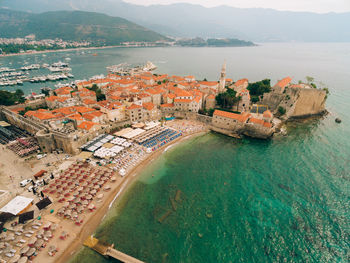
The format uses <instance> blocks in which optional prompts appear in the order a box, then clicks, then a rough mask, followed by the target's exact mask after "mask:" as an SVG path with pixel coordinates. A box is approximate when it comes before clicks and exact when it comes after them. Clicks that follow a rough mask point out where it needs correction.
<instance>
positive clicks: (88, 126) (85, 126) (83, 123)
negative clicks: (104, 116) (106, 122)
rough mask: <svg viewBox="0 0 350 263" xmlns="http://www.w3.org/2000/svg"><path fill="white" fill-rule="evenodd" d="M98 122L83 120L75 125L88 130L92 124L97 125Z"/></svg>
mask: <svg viewBox="0 0 350 263" xmlns="http://www.w3.org/2000/svg"><path fill="white" fill-rule="evenodd" d="M97 124H98V123H95V122H91V121H83V122H82V123H80V124H79V125H78V126H77V127H78V128H79V129H83V130H87V131H88V130H90V129H91V128H92V127H93V126H94V125H97Z"/></svg>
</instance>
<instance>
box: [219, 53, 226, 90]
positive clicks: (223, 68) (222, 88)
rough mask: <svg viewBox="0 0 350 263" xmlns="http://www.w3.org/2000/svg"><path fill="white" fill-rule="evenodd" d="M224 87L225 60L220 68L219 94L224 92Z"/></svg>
mask: <svg viewBox="0 0 350 263" xmlns="http://www.w3.org/2000/svg"><path fill="white" fill-rule="evenodd" d="M225 85H226V60H225V62H224V64H223V65H222V68H221V74H220V83H219V93H222V92H225Z"/></svg>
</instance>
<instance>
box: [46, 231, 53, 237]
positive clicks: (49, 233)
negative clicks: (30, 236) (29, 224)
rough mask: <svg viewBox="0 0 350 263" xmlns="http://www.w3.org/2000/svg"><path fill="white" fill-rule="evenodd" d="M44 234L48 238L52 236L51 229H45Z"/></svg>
mask: <svg viewBox="0 0 350 263" xmlns="http://www.w3.org/2000/svg"><path fill="white" fill-rule="evenodd" d="M44 236H45V237H47V238H50V237H52V232H51V231H46V232H45V234H44Z"/></svg>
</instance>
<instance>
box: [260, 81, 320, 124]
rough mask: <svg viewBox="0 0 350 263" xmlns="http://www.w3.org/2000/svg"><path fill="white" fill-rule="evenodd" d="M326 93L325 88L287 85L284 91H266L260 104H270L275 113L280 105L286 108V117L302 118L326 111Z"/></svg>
mask: <svg viewBox="0 0 350 263" xmlns="http://www.w3.org/2000/svg"><path fill="white" fill-rule="evenodd" d="M326 95H327V94H326V91H324V90H319V89H314V88H296V87H286V88H285V90H284V91H283V92H282V91H281V92H276V91H275V92H274V91H272V92H269V93H264V96H263V99H262V101H261V103H260V104H263V105H268V106H269V109H270V110H271V111H272V112H273V113H274V114H276V113H277V111H278V107H280V106H281V107H283V108H285V109H286V114H285V115H284V116H283V118H284V119H289V118H302V117H308V116H312V115H318V114H322V113H324V112H325V102H326Z"/></svg>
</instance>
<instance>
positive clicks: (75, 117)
mask: <svg viewBox="0 0 350 263" xmlns="http://www.w3.org/2000/svg"><path fill="white" fill-rule="evenodd" d="M68 118H69V119H72V120H77V121H82V120H84V119H83V117H81V115H80V114H79V113H75V114H72V115H70V116H68Z"/></svg>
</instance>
